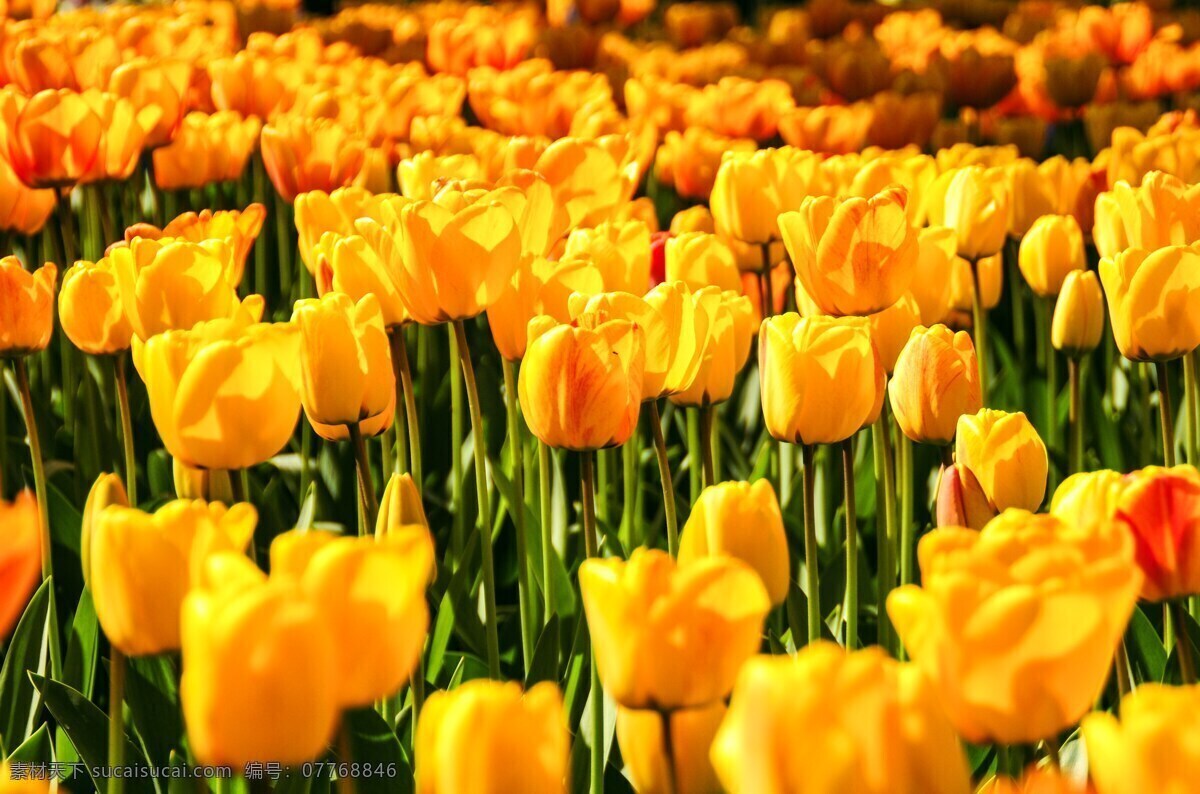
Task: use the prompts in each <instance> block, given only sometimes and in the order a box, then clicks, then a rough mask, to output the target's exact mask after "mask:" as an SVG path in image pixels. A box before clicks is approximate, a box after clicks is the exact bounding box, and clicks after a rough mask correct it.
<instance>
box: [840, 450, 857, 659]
mask: <svg viewBox="0 0 1200 794" xmlns="http://www.w3.org/2000/svg"><path fill="white" fill-rule="evenodd" d="M842 477H843V480H844V489H845V499H846V647H847V648H849V649H851V650H853V649H854V648H857V647H858V522H857V518H856V516H855V505H854V437H853V436H851V437H850V438H847V439H846V440H845V441H843V442H842Z"/></svg>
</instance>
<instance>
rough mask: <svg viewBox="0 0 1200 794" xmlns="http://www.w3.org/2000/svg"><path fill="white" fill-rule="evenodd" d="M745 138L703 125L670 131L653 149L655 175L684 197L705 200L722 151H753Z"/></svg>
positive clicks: (714, 178)
mask: <svg viewBox="0 0 1200 794" xmlns="http://www.w3.org/2000/svg"><path fill="white" fill-rule="evenodd" d="M756 148H757V147H756V146H755V143H754V141H752V140H750V139H748V138H727V137H725V136H724V135H719V134H717V133H715V132H712V131H711V130H707V129H705V128H703V127H687V128H686V129H684V131H683V132H677V131H674V130H672V131H669V132H667V134H666V135H665V136H664V137H663V141H662V145H661V146H659V148H658V151H657V152H656V156H655V161H654V176H655V179H657V180H658V182H659V183H661V184H665V185H671V186H672V187H674V188H675V192H676V193H678V194H679V195H680V196H682V197H684V198H691V199H699V200H701V201H704V200H706V199H708V197H709V195H710V194H711V193H712V189H713V183H714V182H715V181H716V178H717V170H718V169H719V168H720V166H721V160H722V156H723V155H724V154H725V152H753V151H754V150H755V149H756Z"/></svg>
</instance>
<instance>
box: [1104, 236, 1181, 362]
mask: <svg viewBox="0 0 1200 794" xmlns="http://www.w3.org/2000/svg"><path fill="white" fill-rule="evenodd" d="M1100 281H1101V283H1103V284H1104V294H1105V297H1106V298H1107V299H1108V315H1109V318H1110V320H1111V322H1112V329H1113V337H1114V338H1115V339H1116V341H1117V348H1118V349H1119V350H1120V351H1121V355H1123V356H1125V358H1129V359H1133V360H1134V361H1166V360H1169V359H1172V358H1178V357H1180V356H1182V355H1184V354H1186V353H1190V352H1191V351H1193V350H1195V349H1196V347H1197V346H1200V251H1197V249H1196V248H1190V247H1186V246H1178V245H1175V246H1169V247H1167V248H1160V249H1158V250H1156V251H1146V250H1144V249H1141V248H1129V249H1126V250H1125V251H1122V252H1121V253H1119V254H1117V255H1116V256H1114V257H1112V258H1105V259H1102V260H1100Z"/></svg>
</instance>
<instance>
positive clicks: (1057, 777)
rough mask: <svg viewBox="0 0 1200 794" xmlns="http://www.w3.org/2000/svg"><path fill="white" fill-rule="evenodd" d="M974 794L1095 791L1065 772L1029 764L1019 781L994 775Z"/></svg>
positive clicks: (1084, 793)
mask: <svg viewBox="0 0 1200 794" xmlns="http://www.w3.org/2000/svg"><path fill="white" fill-rule="evenodd" d="M975 794H1095V791H1094V790H1093V789H1092V788H1091V787H1090V786H1089V785H1087V783H1086V782H1083V783H1081V782H1079V781H1078V780H1076V779H1075V777H1074V776H1072V775H1071V773H1070V772H1069V771H1067V770H1060V769H1059V768H1058V767H1053V766H1043V767H1038V766H1035V765H1034V764H1032V763H1031V764H1030V765H1029V766H1027V767H1025V771H1024V772H1023V773H1022V774H1021V777H1020V779H1019V780H1014V779H1013V778H1011V777H1008V776H1007V775H1004V774H996V775H993V776H992V777H991V778H989V779H988V780H986V781H984V783H983V784H982V785H981V786H980V787H979V788H977V789H976V790H975Z"/></svg>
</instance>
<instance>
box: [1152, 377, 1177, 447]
mask: <svg viewBox="0 0 1200 794" xmlns="http://www.w3.org/2000/svg"><path fill="white" fill-rule="evenodd" d="M1168 364H1170V362H1168V361H1156V362H1154V372H1155V374H1156V375H1157V378H1156V380H1157V381H1158V416H1159V419H1161V420H1162V438H1163V464H1164V465H1166V466H1174V465H1175V421H1174V416H1173V415H1172V413H1171V379H1170V375H1169V374H1168V373H1169V369H1168Z"/></svg>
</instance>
